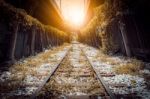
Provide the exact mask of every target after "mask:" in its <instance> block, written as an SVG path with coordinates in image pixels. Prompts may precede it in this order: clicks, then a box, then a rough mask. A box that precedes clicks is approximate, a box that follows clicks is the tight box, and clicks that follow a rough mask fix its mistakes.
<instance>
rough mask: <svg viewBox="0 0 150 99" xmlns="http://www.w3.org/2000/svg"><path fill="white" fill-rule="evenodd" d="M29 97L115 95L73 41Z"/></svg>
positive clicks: (110, 98) (75, 98) (108, 97)
mask: <svg viewBox="0 0 150 99" xmlns="http://www.w3.org/2000/svg"><path fill="white" fill-rule="evenodd" d="M72 62H74V63H72ZM31 98H32V99H33V98H50V99H51V98H52V99H55V98H56V99H57V98H60V99H83V98H84V99H99V98H104V99H115V96H114V94H113V93H112V92H111V91H110V90H109V88H108V87H107V84H106V83H105V82H104V80H103V79H102V77H101V76H99V75H98V73H97V72H96V70H95V69H94V67H93V66H92V64H91V62H90V60H89V59H88V57H87V56H86V54H85V53H84V51H83V50H82V49H81V48H80V46H79V44H78V43H73V44H72V48H70V50H68V52H67V54H66V56H64V57H63V59H62V60H61V61H60V63H59V64H58V65H57V66H56V67H55V69H53V71H52V72H51V73H50V74H49V75H48V76H47V78H46V79H45V81H44V82H43V83H42V84H41V85H40V86H39V88H38V90H36V92H35V93H34V94H33V95H32V97H31Z"/></svg>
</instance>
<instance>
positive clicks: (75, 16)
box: [68, 9, 84, 25]
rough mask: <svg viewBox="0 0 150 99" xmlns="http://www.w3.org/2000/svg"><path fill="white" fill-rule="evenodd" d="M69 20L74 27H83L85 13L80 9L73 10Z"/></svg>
mask: <svg viewBox="0 0 150 99" xmlns="http://www.w3.org/2000/svg"><path fill="white" fill-rule="evenodd" d="M68 20H69V21H70V22H71V23H73V24H74V25H81V24H82V23H83V21H84V16H83V12H82V11H81V10H80V9H73V10H72V11H71V12H70V18H69V19H68Z"/></svg>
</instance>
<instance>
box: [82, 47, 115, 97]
mask: <svg viewBox="0 0 150 99" xmlns="http://www.w3.org/2000/svg"><path fill="white" fill-rule="evenodd" d="M79 48H80V49H81V51H82V53H83V54H84V56H85V57H86V59H87V60H88V62H89V63H90V65H91V66H92V68H93V70H94V72H95V74H96V76H97V78H98V80H99V82H100V83H101V84H102V86H103V87H104V89H105V90H106V92H107V94H108V95H109V96H110V98H111V99H116V97H115V95H114V94H113V93H112V92H111V91H110V89H109V87H108V85H107V84H106V83H105V81H104V80H103V78H102V77H101V76H100V75H99V74H98V72H97V70H96V69H95V68H94V66H93V64H92V62H91V61H90V60H89V58H88V56H87V55H86V54H85V52H84V51H83V49H82V48H81V47H80V45H79Z"/></svg>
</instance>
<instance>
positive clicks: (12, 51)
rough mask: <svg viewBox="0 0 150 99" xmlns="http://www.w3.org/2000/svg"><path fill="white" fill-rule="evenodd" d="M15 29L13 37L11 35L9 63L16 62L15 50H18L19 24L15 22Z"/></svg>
mask: <svg viewBox="0 0 150 99" xmlns="http://www.w3.org/2000/svg"><path fill="white" fill-rule="evenodd" d="M14 26H15V27H13V31H12V35H11V41H10V49H9V52H8V58H9V61H11V62H13V63H14V62H15V56H14V54H15V48H16V40H17V33H18V27H19V23H18V22H15V23H14Z"/></svg>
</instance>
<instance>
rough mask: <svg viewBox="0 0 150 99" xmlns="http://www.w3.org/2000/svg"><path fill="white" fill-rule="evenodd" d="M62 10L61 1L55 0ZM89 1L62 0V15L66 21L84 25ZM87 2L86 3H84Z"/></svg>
mask: <svg viewBox="0 0 150 99" xmlns="http://www.w3.org/2000/svg"><path fill="white" fill-rule="evenodd" d="M55 1H56V4H57V5H58V7H59V8H60V0H55ZM88 1H89V0H61V13H62V15H63V17H64V19H65V21H67V22H69V23H70V24H74V25H77V26H80V25H82V24H83V22H84V19H85V14H86V11H87V6H88ZM84 2H85V3H84Z"/></svg>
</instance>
